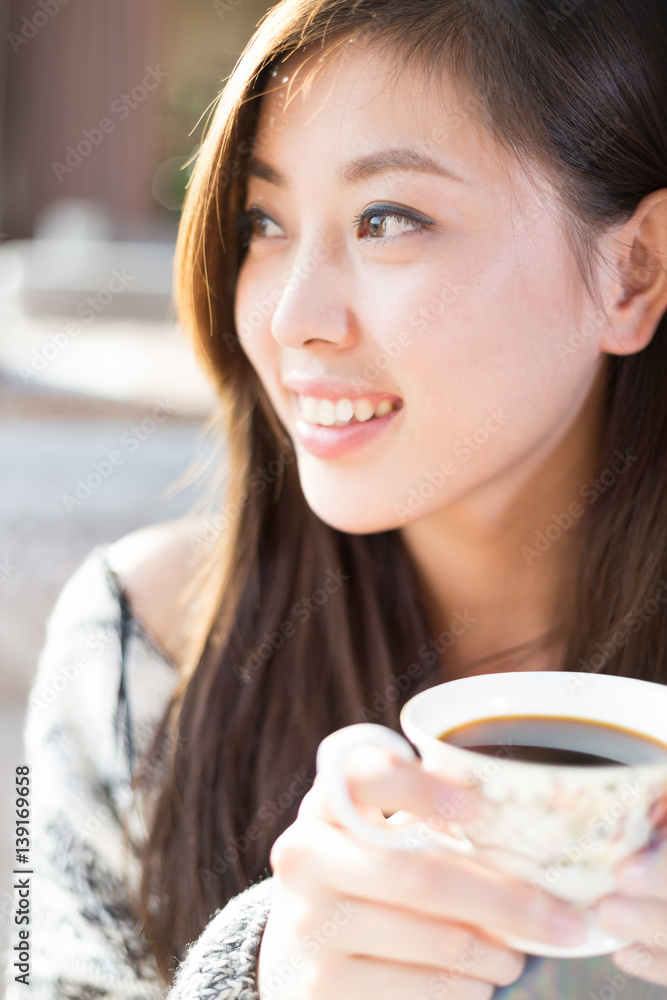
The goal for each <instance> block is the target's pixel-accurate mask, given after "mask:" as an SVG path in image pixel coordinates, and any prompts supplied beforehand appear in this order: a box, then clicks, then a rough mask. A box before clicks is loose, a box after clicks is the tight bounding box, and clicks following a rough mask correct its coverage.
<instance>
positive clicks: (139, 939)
mask: <svg viewBox="0 0 667 1000" xmlns="http://www.w3.org/2000/svg"><path fill="white" fill-rule="evenodd" d="M105 552H106V547H98V548H97V549H94V550H93V551H92V552H91V554H90V555H89V556H88V558H87V559H86V560H85V562H84V563H83V564H82V565H81V566H80V567H79V569H78V570H77V571H76V573H74V575H73V576H72V577H71V578H70V579H69V581H68V582H67V584H66V585H65V587H64V589H63V590H62V592H61V594H60V597H59V599H58V601H57V603H56V606H55V608H54V610H53V612H52V615H51V618H50V620H49V623H48V628H47V637H46V643H45V646H44V649H43V651H42V655H41V657H40V661H39V665H38V669H37V674H36V677H35V680H34V682H33V686H32V690H31V692H30V696H29V704H28V714H27V720H26V726H25V731H24V742H25V757H24V760H25V762H26V763H27V764H28V765H29V766H30V775H29V779H30V809H31V816H30V851H29V865H27V866H25V865H17V867H18V868H28V870H29V871H30V872H31V874H30V876H29V886H30V895H29V905H30V911H29V917H30V923H29V924H28V925H22V927H28V928H29V939H28V940H29V954H30V959H29V965H30V972H29V976H28V980H29V982H28V985H26V984H25V983H24V982H20V981H17V979H16V978H15V977H16V976H17V975H20V973H21V970H20V969H18V968H15V967H14V962H15V961H16V960H17V958H18V956H17V954H16V953H15V952H14V946H15V945H16V944H18V943H19V937H18V932H19V929H21V928H20V927H19V925H16V924H13V926H12V935H11V941H10V949H9V954H5V955H4V956H3V960H4V965H5V969H6V971H5V990H6V1000H26V998H28V997H29V998H30V1000H64V998H67V1000H96V998H105V997H110V998H111V997H113V998H114V1000H120V998H123V1000H140V998H141V1000H158V998H160V1000H162V998H164V997H165V993H166V991H165V988H164V987H163V986H162V985H161V983H160V981H159V980H158V978H157V971H156V966H155V962H154V959H153V956H152V953H151V951H150V949H149V947H148V943H147V941H146V939H145V937H144V935H143V933H142V930H141V927H140V926H139V924H138V923H137V919H136V916H135V911H134V909H133V900H134V898H135V892H136V887H137V885H138V880H139V865H138V860H137V854H136V851H135V850H134V849H129V850H128V849H127V848H126V844H125V841H124V837H123V825H125V827H126V829H127V830H129V831H130V834H131V843H132V845H138V844H139V843H140V842H141V839H142V837H143V836H145V834H146V832H147V823H146V817H147V815H148V810H149V809H150V803H149V802H141V801H134V800H133V796H132V792H131V789H130V786H129V781H128V777H129V769H128V754H127V748H128V742H127V735H128V729H127V725H128V722H127V720H128V718H129V720H130V723H129V725H130V726H131V731H130V742H131V745H132V749H133V756H134V757H135V759H136V758H137V757H138V755H139V754H140V753H141V751H142V750H144V749H145V748H146V747H147V745H148V741H149V739H150V736H151V734H152V732H153V729H154V727H155V725H156V723H157V721H158V718H159V716H160V714H161V712H162V711H163V709H164V707H165V705H166V703H167V700H168V698H169V695H170V693H171V691H172V689H173V687H174V685H175V683H176V681H177V672H176V670H175V668H174V666H173V665H172V664H171V663H170V661H169V660H168V659H167V658H166V657H165V656H164V654H163V653H162V652H161V651H160V650H159V649H158V648H156V646H155V645H154V644H153V643H152V642H151V640H150V638H149V637H148V636H147V635H146V634H145V632H144V631H143V630H142V628H141V626H140V625H139V623H138V622H137V621H136V619H134V618H133V617H131V618H130V620H129V621H126V623H125V624H126V626H127V628H126V629H124V630H123V632H122V633H121V611H122V605H121V599H120V594H119V592H118V589H117V587H116V585H115V582H114V580H113V577H112V576H111V575H110V574H109V571H108V568H107V566H106V562H105V559H104V555H105ZM121 634H124V635H125V637H126V641H125V656H124V658H121ZM122 659H124V671H123V680H124V685H123V686H124V694H125V696H126V701H125V702H123V700H121V702H120V704H123V703H125V704H127V705H128V706H129V707H130V710H129V712H128V713H127V715H121V716H120V717H119V714H118V707H119V681H120V666H121V660H122ZM119 734H120V736H119ZM156 763H159V762H156ZM16 878H17V879H20V878H23V879H24V881H25V879H27V878H28V876H20V875H18V876H16ZM271 886H272V881H271V879H270V878H268V879H265V880H263V881H261V882H258V883H257V884H255V885H253V886H251V887H250V888H249V889H248V890H246V891H245V892H243V893H241V894H240V895H238V896H236V897H235V899H233V900H232V901H231V902H230V903H229V904H228V905H227V906H225V907H224V908H223V909H221V910H218V911H217V912H216V913H214V914H212V915H211V920H210V922H209V923H208V925H207V926H206V928H205V929H204V931H203V932H202V934H201V936H200V937H199V938H198V939H197V940H196V941H194V942H193V943H192V944H191V945H190V946H189V948H188V949H187V950H186V954H185V956H184V958H183V961H182V963H181V964H180V966H179V967H178V972H177V976H176V978H175V981H174V985H173V987H172V988H171V990H170V991H169V992H168V998H169V1000H195V998H199V997H229V998H234V1000H257V997H258V994H257V990H256V985H255V970H256V964H257V955H258V951H259V943H260V940H261V936H262V932H263V930H264V925H265V923H266V919H267V917H268V911H269V906H270V900H271ZM15 904H16V905H17V906H18V891H17V892H16V893H15ZM176 964H177V963H176V961H174V965H175V966H176Z"/></svg>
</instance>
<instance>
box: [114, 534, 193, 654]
mask: <svg viewBox="0 0 667 1000" xmlns="http://www.w3.org/2000/svg"><path fill="white" fill-rule="evenodd" d="M193 537H195V528H194V522H193V521H192V519H191V518H182V519H179V520H176V521H167V522H165V523H163V524H154V525H151V526H150V527H147V528H140V529H139V530H138V531H133V532H131V533H130V534H129V535H125V536H124V537H123V538H120V539H119V540H118V541H117V542H114V543H113V545H111V546H110V547H109V549H108V550H107V562H108V564H109V567H110V569H111V570H112V571H113V573H114V575H115V576H116V578H117V579H118V581H119V583H120V584H121V586H122V588H123V590H124V592H125V594H126V596H127V598H128V601H129V603H130V606H131V608H132V613H133V614H134V616H135V617H136V618H137V619H138V620H139V621H140V622H141V624H142V626H143V628H144V629H145V631H146V632H147V633H148V635H150V637H151V638H152V639H153V640H154V641H155V642H156V644H157V645H158V646H159V647H160V648H161V649H162V650H163V651H164V652H165V653H166V654H167V656H169V657H170V658H171V659H172V660H174V661H175V662H178V659H179V655H180V652H181V648H182V630H181V625H182V616H183V597H184V592H185V590H186V588H187V586H188V584H189V583H190V581H191V580H192V577H193V574H194V573H195V571H196V568H197V560H196V556H195V551H196V547H195V546H194V545H193Z"/></svg>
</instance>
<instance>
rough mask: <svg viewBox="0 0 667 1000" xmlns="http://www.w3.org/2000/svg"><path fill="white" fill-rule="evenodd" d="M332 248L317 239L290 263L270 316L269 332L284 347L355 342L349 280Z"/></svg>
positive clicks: (334, 248)
mask: <svg viewBox="0 0 667 1000" xmlns="http://www.w3.org/2000/svg"><path fill="white" fill-rule="evenodd" d="M335 250H336V246H335V245H333V246H332V245H331V243H328V244H327V243H324V242H320V243H319V244H316V245H314V246H311V248H310V249H309V250H308V251H306V252H304V253H301V254H299V256H298V257H297V258H295V260H294V261H293V262H292V265H291V267H290V270H289V272H288V273H287V275H286V276H285V283H284V286H283V288H282V291H281V295H280V298H279V299H278V301H277V303H276V307H275V310H274V312H273V315H272V318H271V335H272V336H273V338H274V340H276V341H277V342H278V343H279V344H282V345H283V346H284V347H303V346H304V345H306V344H310V343H317V342H322V343H328V344H331V345H333V346H336V347H339V348H341V347H350V346H352V344H354V343H355V340H356V336H357V332H356V324H355V317H354V312H353V309H352V305H351V302H350V297H349V291H350V282H349V281H348V280H346V273H345V270H346V269H345V266H344V261H342V260H341V259H340V257H339V256H338V255H337V254H336V253H335Z"/></svg>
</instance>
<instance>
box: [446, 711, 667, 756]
mask: <svg viewBox="0 0 667 1000" xmlns="http://www.w3.org/2000/svg"><path fill="white" fill-rule="evenodd" d="M438 739H440V740H442V741H443V743H452V744H453V745H454V746H457V747H464V748H465V749H466V750H475V751H476V752H477V753H482V754H487V755H489V756H492V757H502V758H504V759H507V760H520V761H527V762H529V763H534V764H568V765H573V764H574V765H578V766H586V767H595V766H598V767H599V766H604V765H607V766H609V765H613V764H625V765H633V764H651V763H655V762H657V761H667V745H665V744H663V743H660V742H659V741H658V740H654V739H653V738H652V737H650V736H644V735H643V734H642V733H637V732H634V731H633V730H631V729H624V728H623V727H622V726H612V725H607V724H606V723H604V722H593V721H592V720H587V719H571V718H565V717H561V716H536V715H532V716H523V715H514V716H502V717H499V718H495V719H476V720H475V722H468V723H466V724H465V725H463V726H457V727H456V728H455V729H450V730H447V731H446V732H444V733H442V734H441V735H440V736H439V737H438Z"/></svg>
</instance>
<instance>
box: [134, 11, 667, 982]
mask: <svg viewBox="0 0 667 1000" xmlns="http://www.w3.org/2000/svg"><path fill="white" fill-rule="evenodd" d="M353 34H357V35H359V36H363V37H367V38H369V39H370V40H372V41H373V42H374V43H376V44H377V45H378V46H380V47H381V49H382V51H383V52H385V53H387V54H389V56H390V57H391V58H392V59H393V60H395V61H396V62H397V63H400V65H401V66H402V67H406V66H414V67H415V68H416V69H417V70H419V71H423V72H425V73H428V74H432V75H433V74H434V75H435V76H436V77H437V75H438V73H442V72H445V71H447V72H450V73H452V74H454V78H455V79H456V80H458V81H460V82H461V83H462V84H463V86H464V87H465V88H466V92H467V93H469V94H471V95H474V99H473V101H472V105H470V104H469V105H468V106H471V107H472V110H471V113H474V114H476V115H478V116H479V118H480V120H481V121H482V123H483V124H484V125H485V126H486V127H487V128H488V129H489V130H490V131H491V133H492V134H493V135H494V137H495V138H496V139H497V141H498V142H499V143H501V144H502V146H503V147H504V148H506V149H507V150H509V151H510V152H512V153H513V154H514V155H515V156H516V157H517V158H518V161H519V162H521V163H524V164H538V165H540V166H541V167H542V168H543V169H545V170H546V171H548V173H549V175H550V176H551V178H553V180H554V182H555V183H556V185H557V189H558V191H559V192H560V194H561V199H562V206H563V212H564V215H563V218H564V225H565V231H566V233H567V235H568V238H570V240H571V246H572V247H573V250H574V252H575V254H576V257H577V260H578V262H579V264H580V267H581V271H582V274H583V275H584V277H586V280H588V276H589V275H590V274H591V273H592V272H591V271H590V270H589V267H590V264H591V262H592V260H593V259H594V254H595V252H596V247H597V238H598V237H599V236H600V235H601V234H602V233H603V232H604V231H605V229H606V228H607V227H609V226H612V225H614V224H618V223H621V222H624V221H627V220H628V219H629V218H630V217H631V216H632V214H633V213H634V211H635V209H636V207H637V205H638V203H639V202H640V201H641V199H642V198H643V197H644V196H646V195H648V194H649V193H651V192H652V191H655V190H658V189H660V188H663V187H665V186H667V62H666V61H665V52H666V51H667V8H666V6H665V4H664V3H663V2H660V0H586V2H585V3H582V2H581V0H571V2H570V0H568V2H567V3H563V0H409V2H406V0H283V2H282V3H279V4H278V5H277V6H276V7H274V8H272V9H271V10H270V11H269V13H268V14H267V15H266V16H265V18H264V19H263V20H262V22H261V23H260V25H259V27H258V29H257V31H256V32H255V34H254V36H253V38H252V39H251V41H250V42H249V44H248V46H247V48H246V50H245V52H244V53H243V55H242V57H241V58H240V60H239V62H238V64H237V66H236V68H235V70H234V72H233V74H232V75H231V77H230V78H229V80H228V81H227V83H226V85H225V87H224V89H223V91H222V93H221V95H220V97H219V99H218V102H217V106H216V107H215V111H214V114H213V116H212V120H211V122H210V123H209V127H208V130H207V135H206V138H205V141H204V142H203V143H202V146H201V148H200V151H199V153H198V157H197V162H196V165H195V169H194V173H193V176H192V179H191V183H190V186H189V190H188V194H187V198H186V203H185V207H184V211H183V216H182V221H181V227H180V231H179V237H178V245H177V251H176V299H177V307H178V311H179V315H180V317H181V320H182V322H183V323H184V325H185V327H186V329H187V330H189V331H190V333H191V334H192V336H193V338H194V341H195V344H196V346H197V349H198V352H199V354H200V356H201V358H202V359H203V361H204V363H205V365H206V366H207V368H208V369H209V371H210V372H211V373H212V375H213V377H214V379H215V381H216V384H217V388H218V390H219V396H220V400H221V408H220V416H219V429H220V433H221V434H222V435H224V437H225V438H226V441H227V445H228V450H229V462H228V469H227V473H226V485H225V490H224V493H222V494H220V496H219V498H218V502H219V509H218V512H217V514H215V513H214V514H212V515H211V516H210V521H209V523H208V525H207V530H206V531H205V533H204V538H205V539H206V546H207V547H208V549H209V558H208V559H207V561H206V564H205V566H203V568H202V575H201V577H200V579H199V580H198V582H197V587H196V590H195V591H194V592H193V601H192V604H191V610H192V609H194V611H193V618H192V623H193V624H192V632H191V646H192V652H191V655H190V657H189V658H188V660H187V662H184V663H183V664H182V665H180V676H179V683H178V685H177V689H176V691H175V693H174V696H173V698H172V701H171V703H170V705H169V706H168V711H167V712H166V713H165V715H164V718H163V720H162V723H161V725H160V726H159V727H158V729H157V731H156V734H155V740H154V742H153V745H152V747H151V750H150V751H149V753H152V754H153V755H155V751H156V748H159V747H160V746H164V745H165V742H168V745H169V747H170V752H169V753H168V754H167V755H166V757H163V758H162V759H165V760H166V766H165V768H164V770H163V772H162V773H160V775H159V778H155V776H153V780H154V782H156V783H157V793H156V799H157V801H156V805H155V811H154V813H153V817H152V821H151V829H150V835H149V837H148V839H147V841H146V845H145V849H144V854H143V859H142V864H143V876H142V884H141V900H140V909H141V917H142V919H143V923H144V929H145V932H146V935H147V938H148V940H149V942H150V945H151V948H152V949H153V951H154V953H155V956H156V959H157V961H158V965H159V969H160V974H161V976H163V978H164V980H165V982H170V981H171V977H172V974H173V964H172V963H173V960H174V958H176V959H179V958H180V957H182V955H183V953H184V948H185V946H186V945H187V944H188V943H189V942H191V941H193V940H194V939H195V938H196V937H197V936H198V935H199V934H200V933H201V931H202V930H203V928H204V926H205V925H206V924H207V922H208V921H209V919H210V917H211V915H212V914H213V912H215V911H216V910H217V909H219V908H220V907H222V906H224V905H225V903H226V902H227V901H228V900H229V899H230V897H232V896H233V895H235V894H236V893H238V892H239V891H241V890H242V889H244V888H245V887H246V886H247V885H248V884H249V883H251V882H252V881H254V880H257V879H258V878H260V877H262V875H264V874H266V873H268V859H269V852H270V848H271V845H272V843H273V841H274V840H275V838H276V837H277V836H278V834H279V833H280V832H281V831H282V830H283V829H285V827H286V826H288V825H289V824H290V823H292V822H293V820H294V818H295V815H296V811H297V809H298V805H299V802H300V800H301V798H302V796H303V794H304V793H305V791H306V789H307V787H308V784H309V783H310V781H312V778H313V773H314V758H315V751H316V748H317V745H318V743H319V741H320V740H321V739H322V738H323V737H324V736H325V735H327V734H328V733H329V732H331V731H333V730H335V729H337V728H339V727H341V726H344V725H347V724H350V723H352V722H358V721H361V720H363V719H369V718H370V719H375V720H376V721H379V722H381V723H383V724H385V725H387V726H391V727H392V728H398V713H399V710H400V707H401V705H402V704H403V703H404V701H405V700H407V698H408V697H410V696H411V695H412V694H413V693H414V690H415V685H416V684H419V683H424V682H426V683H429V682H430V681H432V680H433V679H434V678H435V670H436V669H437V667H436V659H437V658H436V656H435V655H434V653H433V650H432V648H431V647H430V646H429V645H428V639H429V632H428V626H427V618H426V614H425V611H424V602H423V596H424V595H423V594H422V593H421V592H420V582H419V579H418V576H417V573H416V572H415V568H414V566H413V564H412V563H411V560H410V558H409V557H408V554H407V550H406V549H405V547H404V545H403V543H402V539H401V535H400V533H399V531H398V530H393V531H383V532H379V533H375V534H369V535H351V534H347V533H344V532H341V531H338V530H336V529H334V528H332V527H330V526H328V525H327V524H325V523H323V522H322V521H321V520H320V519H319V518H318V517H317V516H316V515H315V514H314V512H313V511H312V510H311V509H310V508H309V506H308V504H307V503H306V501H305V499H304V496H303V493H302V491H301V488H300V484H299V477H298V473H297V468H296V462H295V456H294V450H293V445H292V441H291V440H290V438H289V436H288V434H287V433H286V431H285V429H284V427H283V426H282V425H281V423H280V421H279V420H278V418H277V416H276V414H275V412H274V411H273V408H272V406H271V404H270V402H269V400H268V398H267V396H266V394H265V392H264V390H263V387H262V385H261V383H260V382H259V380H258V379H257V377H256V375H255V373H254V370H253V369H252V367H251V365H250V363H249V361H248V360H247V358H246V356H245V354H244V352H243V350H242V349H241V346H240V343H239V340H238V338H237V334H236V330H235V325H234V312H233V307H234V290H235V283H236V276H237V273H238V269H239V265H240V263H241V261H242V259H243V253H244V248H243V244H242V242H241V240H240V236H239V232H238V230H237V228H236V226H235V223H234V220H235V217H236V213H237V211H238V210H239V208H241V207H242V199H243V197H244V193H245V180H244V166H245V164H246V162H247V160H248V158H249V155H250V152H251V149H252V142H253V138H254V136H255V130H256V128H257V117H258V110H259V103H260V102H259V98H260V96H261V94H262V92H263V91H264V90H265V89H266V87H267V85H268V84H270V82H271V79H272V77H271V75H270V74H271V70H272V68H275V67H276V65H277V64H278V63H279V62H280V60H281V59H283V58H286V57H287V56H288V55H290V54H291V53H293V52H295V51H297V50H298V49H300V48H302V47H303V49H304V51H305V50H306V49H307V48H308V47H310V48H308V51H315V52H316V54H317V56H330V55H331V54H332V53H333V52H334V50H335V49H336V46H338V45H340V44H341V42H342V41H344V40H346V39H347V38H349V37H350V36H352V35H353ZM314 62H315V63H317V62H318V60H317V58H316V59H315V60H314ZM318 64H319V65H322V63H318ZM324 65H326V58H325V59H324ZM666 335H667V329H666V319H665V318H664V317H663V319H662V321H661V323H660V326H659V328H658V330H657V331H656V334H655V336H654V338H653V340H652V342H651V344H650V345H649V346H648V347H647V348H645V349H644V350H643V351H641V352H639V353H637V354H634V355H631V356H628V357H609V358H608V359H606V360H607V362H608V363H607V367H606V369H605V383H604V405H603V410H604V413H603V421H602V431H601V434H600V440H599V461H598V475H602V476H603V477H605V476H606V478H603V480H602V482H601V483H600V484H599V485H600V490H599V491H596V492H597V495H596V498H595V502H594V503H589V505H588V507H587V509H586V512H585V514H584V516H583V518H582V519H581V521H580V522H579V527H578V530H577V539H578V556H577V558H578V572H577V574H576V582H575V585H574V587H573V588H572V590H571V593H570V594H569V599H568V601H567V604H566V605H564V607H565V612H566V613H564V618H563V621H561V622H557V623H555V624H556V630H555V634H558V635H561V636H562V637H563V638H564V643H565V661H564V669H566V670H570V671H579V672H585V671H587V670H593V669H599V670H603V671H606V672H609V673H617V674H625V675H632V676H639V677H643V678H646V679H650V680H654V681H659V682H665V681H667V623H666V622H665V620H664V617H663V616H662V615H661V614H660V613H657V611H656V610H655V609H657V608H658V607H659V609H660V610H661V607H662V606H661V605H659V601H658V600H657V599H656V596H655V595H656V593H658V592H659V591H660V586H661V585H660V582H659V581H660V579H661V574H662V573H663V572H664V571H665V569H667V567H666V565H665V548H666V545H665V542H666V537H667V534H666V533H667V520H666V519H665V516H664V515H665V512H666V510H667V506H666V504H665V499H666V490H667V463H666V462H665V461H664V459H665V442H666V441H667V436H666V433H667V393H665V392H664V379H665V375H666V374H667V365H666V364H665V352H666V350H667V345H666V343H665V338H666ZM619 451H620V452H621V453H622V454H627V453H629V454H630V455H631V456H632V461H631V462H630V463H629V465H628V467H627V470H626V471H624V474H623V475H619V476H617V477H616V478H615V481H614V482H613V485H611V484H609V474H608V471H607V470H609V469H611V468H612V467H613V463H614V461H615V460H616V458H617V455H616V453H617V452H619ZM605 483H607V484H608V485H606V486H605V485H604V484H605ZM591 489H593V487H591ZM202 544H203V543H202ZM654 606H655V608H654ZM629 634H631V639H630V641H627V636H628V635H629ZM620 635H624V636H626V642H625V643H623V642H622V641H621V639H620V638H619V636H620ZM148 773H150V771H149V770H147V769H143V774H144V776H145V775H146V774H148Z"/></svg>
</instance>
